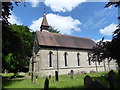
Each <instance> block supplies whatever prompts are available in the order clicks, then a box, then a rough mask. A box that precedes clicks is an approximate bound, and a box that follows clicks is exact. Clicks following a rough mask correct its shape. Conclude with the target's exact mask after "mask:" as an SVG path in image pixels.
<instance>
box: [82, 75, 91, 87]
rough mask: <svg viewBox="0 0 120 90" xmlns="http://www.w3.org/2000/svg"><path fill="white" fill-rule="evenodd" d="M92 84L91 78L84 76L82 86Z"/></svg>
mask: <svg viewBox="0 0 120 90" xmlns="http://www.w3.org/2000/svg"><path fill="white" fill-rule="evenodd" d="M92 82H93V81H92V78H91V77H90V76H89V75H86V76H85V78H84V86H85V87H88V86H89V85H90V84H91V83H92Z"/></svg>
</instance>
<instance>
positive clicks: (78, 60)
mask: <svg viewBox="0 0 120 90" xmlns="http://www.w3.org/2000/svg"><path fill="white" fill-rule="evenodd" d="M77 62H78V66H80V53H77Z"/></svg>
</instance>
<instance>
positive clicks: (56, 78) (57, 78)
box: [55, 71, 59, 81]
mask: <svg viewBox="0 0 120 90" xmlns="http://www.w3.org/2000/svg"><path fill="white" fill-rule="evenodd" d="M55 80H56V81H59V77H58V72H57V71H55Z"/></svg>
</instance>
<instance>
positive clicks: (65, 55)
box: [64, 52, 68, 66]
mask: <svg viewBox="0 0 120 90" xmlns="http://www.w3.org/2000/svg"><path fill="white" fill-rule="evenodd" d="M67 55H68V54H67V52H65V54H64V59H65V66H67Z"/></svg>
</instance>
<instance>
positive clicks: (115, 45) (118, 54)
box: [105, 1, 120, 68]
mask: <svg viewBox="0 0 120 90" xmlns="http://www.w3.org/2000/svg"><path fill="white" fill-rule="evenodd" d="M111 5H115V7H118V8H120V1H119V2H108V3H107V4H106V6H105V7H109V6H111ZM119 10H120V9H119ZM118 20H119V21H120V16H118ZM117 27H118V28H117V29H116V30H115V31H114V34H113V38H112V42H111V50H110V51H111V53H112V54H111V57H112V58H113V59H116V60H117V63H118V66H119V68H120V23H119V25H118V26H117Z"/></svg>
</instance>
